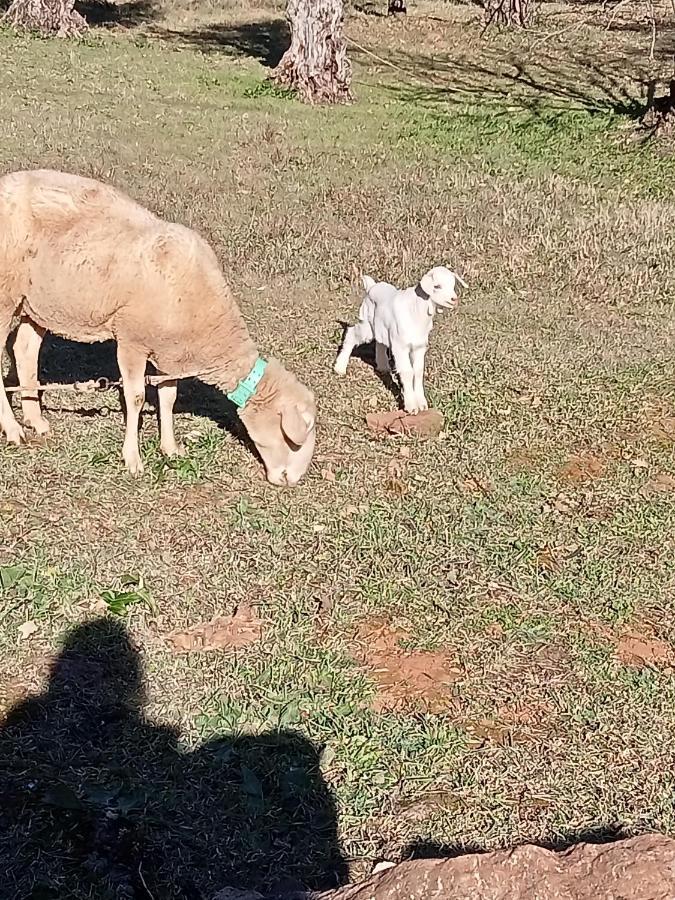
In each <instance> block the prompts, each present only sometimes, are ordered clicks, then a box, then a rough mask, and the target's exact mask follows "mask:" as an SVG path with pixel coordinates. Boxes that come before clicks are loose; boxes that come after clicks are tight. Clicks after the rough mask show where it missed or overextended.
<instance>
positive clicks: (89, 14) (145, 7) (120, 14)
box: [75, 0, 158, 28]
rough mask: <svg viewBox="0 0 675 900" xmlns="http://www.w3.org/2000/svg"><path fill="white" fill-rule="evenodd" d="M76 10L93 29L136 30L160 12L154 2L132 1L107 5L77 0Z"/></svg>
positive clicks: (148, 0)
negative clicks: (116, 27) (119, 28)
mask: <svg viewBox="0 0 675 900" xmlns="http://www.w3.org/2000/svg"><path fill="white" fill-rule="evenodd" d="M75 9H76V10H77V11H78V12H79V14H80V15H81V16H84V18H85V19H86V21H87V23H88V24H89V25H91V26H92V27H93V28H106V27H114V26H119V27H121V28H135V27H137V26H139V25H145V24H146V23H147V22H150V21H151V20H152V19H153V18H154V17H155V15H156V14H157V11H158V4H156V3H154V2H152V0H130V2H128V3H107V2H106V0H76V3H75Z"/></svg>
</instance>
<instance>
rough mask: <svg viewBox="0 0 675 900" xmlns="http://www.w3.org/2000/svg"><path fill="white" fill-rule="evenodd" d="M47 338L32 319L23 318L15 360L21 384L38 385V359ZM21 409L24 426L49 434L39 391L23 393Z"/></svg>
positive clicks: (17, 338) (16, 343) (15, 347)
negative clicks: (44, 339)
mask: <svg viewBox="0 0 675 900" xmlns="http://www.w3.org/2000/svg"><path fill="white" fill-rule="evenodd" d="M44 336H45V329H44V328H40V326H39V325H36V324H35V322H31V320H30V319H27V318H22V319H21V323H20V325H19V328H18V330H17V332H16V341H15V343H14V359H15V360H16V374H17V375H18V377H19V384H37V383H38V359H39V356H40V347H41V346H42V340H43V338H44ZM21 408H22V410H23V422H24V425H28V427H29V428H32V429H33V430H34V431H35V432H36V433H37V434H47V432H48V431H49V422H48V421H47V420H46V419H45V417H44V416H43V415H42V410H41V409H40V394H39V392H38V391H30V392H28V393H26V392H25V391H23V392H22V393H21Z"/></svg>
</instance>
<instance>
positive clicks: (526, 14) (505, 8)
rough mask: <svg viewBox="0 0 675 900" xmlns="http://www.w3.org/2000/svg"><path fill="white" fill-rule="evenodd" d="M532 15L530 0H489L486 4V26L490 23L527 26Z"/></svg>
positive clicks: (518, 26) (517, 26)
mask: <svg viewBox="0 0 675 900" xmlns="http://www.w3.org/2000/svg"><path fill="white" fill-rule="evenodd" d="M531 16H532V8H531V4H530V0H487V3H486V4H485V27H486V28H487V27H488V25H503V26H507V27H516V28H527V26H528V25H529V24H530V19H531Z"/></svg>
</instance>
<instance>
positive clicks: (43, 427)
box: [23, 416, 51, 435]
mask: <svg viewBox="0 0 675 900" xmlns="http://www.w3.org/2000/svg"><path fill="white" fill-rule="evenodd" d="M23 421H24V425H27V426H28V427H29V428H32V429H33V431H34V432H35V434H38V435H43V434H49V432H50V431H51V428H50V427H49V422H48V421H47V420H46V419H45V417H44V416H36V417H35V418H34V419H24V420H23Z"/></svg>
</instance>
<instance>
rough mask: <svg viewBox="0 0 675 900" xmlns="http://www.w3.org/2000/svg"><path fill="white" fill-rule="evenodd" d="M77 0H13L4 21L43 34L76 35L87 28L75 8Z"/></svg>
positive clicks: (3, 18)
mask: <svg viewBox="0 0 675 900" xmlns="http://www.w3.org/2000/svg"><path fill="white" fill-rule="evenodd" d="M74 5H75V0H12V3H11V4H10V6H9V9H8V10H7V12H6V13H5V15H4V16H3V17H2V21H3V22H6V23H8V24H9V25H13V26H14V27H16V28H27V29H30V30H31V31H39V32H41V33H42V34H54V35H58V36H59V37H76V36H77V35H79V34H81V33H82V32H83V31H85V30H86V28H87V23H86V21H85V20H84V19H83V18H82V16H81V15H80V14H79V13H78V12H76V11H75V9H74V8H73V7H74Z"/></svg>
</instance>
